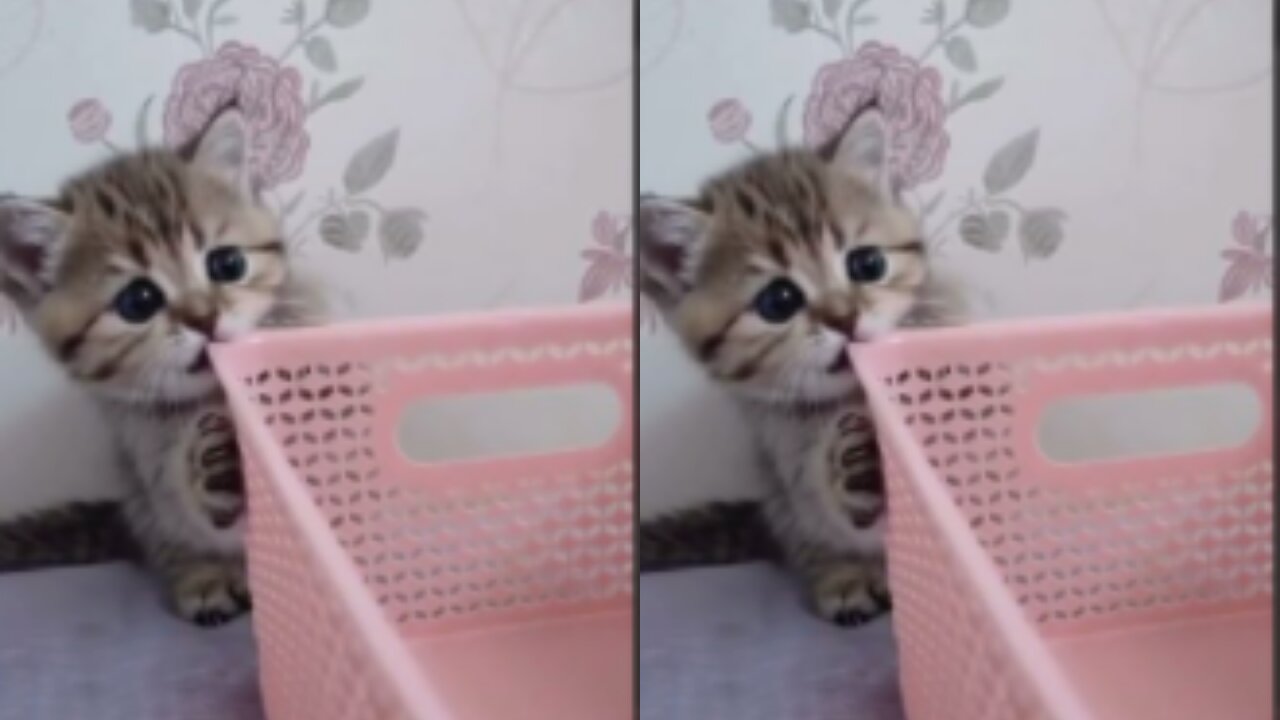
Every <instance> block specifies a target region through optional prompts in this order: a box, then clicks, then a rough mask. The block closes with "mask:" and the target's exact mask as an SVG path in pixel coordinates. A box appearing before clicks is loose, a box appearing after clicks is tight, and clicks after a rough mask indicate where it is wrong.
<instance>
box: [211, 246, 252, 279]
mask: <svg viewBox="0 0 1280 720" xmlns="http://www.w3.org/2000/svg"><path fill="white" fill-rule="evenodd" d="M204 264H205V269H206V270H207V271H208V273H209V279H210V280H212V281H214V282H216V283H234V282H240V281H241V280H243V279H244V276H245V273H247V272H248V271H249V262H248V261H247V260H245V257H244V253H242V252H240V248H233V247H220V248H214V249H213V250H212V251H210V252H209V255H208V256H207V257H205V259H204Z"/></svg>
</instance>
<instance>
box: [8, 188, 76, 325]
mask: <svg viewBox="0 0 1280 720" xmlns="http://www.w3.org/2000/svg"><path fill="white" fill-rule="evenodd" d="M69 222H70V219H69V218H68V216H67V214H66V213H64V212H62V211H61V210H58V209H57V208H54V207H52V206H50V205H48V204H46V203H43V202H39V201H36V200H28V199H25V198H19V197H15V196H13V195H0V293H4V294H5V295H8V296H9V297H10V298H12V299H13V301H14V302H16V303H17V304H18V305H19V306H22V307H29V306H31V305H33V304H34V303H36V302H37V301H38V300H39V299H40V298H41V297H43V296H44V294H45V293H46V292H48V290H49V287H50V286H51V285H52V283H53V266H54V261H55V259H56V254H57V251H58V249H59V248H60V247H61V245H62V238H63V235H64V234H65V233H66V231H67V226H68V224H69Z"/></svg>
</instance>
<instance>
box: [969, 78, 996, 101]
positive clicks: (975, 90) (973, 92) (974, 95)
mask: <svg viewBox="0 0 1280 720" xmlns="http://www.w3.org/2000/svg"><path fill="white" fill-rule="evenodd" d="M1003 86H1004V78H1000V77H996V78H991V79H990V80H984V81H982V82H980V83H978V84H977V85H974V86H973V87H971V88H969V89H968V90H966V91H965V93H964V95H963V96H962V97H961V102H966V103H969V102H974V101H975V100H986V99H987V98H989V97H991V96H992V95H995V94H996V92H997V91H999V90H1000V88H1001V87H1003Z"/></svg>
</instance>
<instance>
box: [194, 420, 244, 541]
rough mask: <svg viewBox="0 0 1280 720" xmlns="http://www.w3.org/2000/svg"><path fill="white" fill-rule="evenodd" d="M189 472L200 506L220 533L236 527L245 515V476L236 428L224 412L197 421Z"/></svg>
mask: <svg viewBox="0 0 1280 720" xmlns="http://www.w3.org/2000/svg"><path fill="white" fill-rule="evenodd" d="M186 457H187V461H186V465H187V470H188V472H189V473H190V475H189V477H190V482H191V490H192V492H193V493H194V494H195V499H196V503H197V505H198V506H199V507H200V509H201V510H203V511H204V512H205V513H206V514H207V516H208V518H209V521H210V522H212V523H213V526H214V527H216V528H218V529H225V528H228V527H231V526H232V525H234V524H235V522H236V521H237V520H239V519H240V516H241V515H242V514H243V513H244V472H243V470H242V469H241V467H240V450H239V446H238V445H237V444H236V435H235V425H234V424H232V422H231V418H230V417H228V416H227V413H226V411H225V410H224V409H222V408H218V409H214V410H208V411H205V412H203V413H201V414H200V415H199V416H197V417H196V420H195V423H194V424H193V426H192V429H191V432H190V434H189V435H188V443H187V455H186Z"/></svg>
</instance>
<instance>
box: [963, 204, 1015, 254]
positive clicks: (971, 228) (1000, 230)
mask: <svg viewBox="0 0 1280 720" xmlns="http://www.w3.org/2000/svg"><path fill="white" fill-rule="evenodd" d="M1008 237H1009V214H1008V213H1006V212H1004V211H1003V210H994V211H992V212H989V213H971V214H969V215H965V216H964V217H963V218H962V219H961V220H960V239H961V240H963V241H964V242H965V244H966V245H969V246H971V247H974V248H977V249H978V250H984V251H986V252H998V251H999V250H1000V249H1001V248H1003V247H1004V241H1005V239H1006V238H1008Z"/></svg>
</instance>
